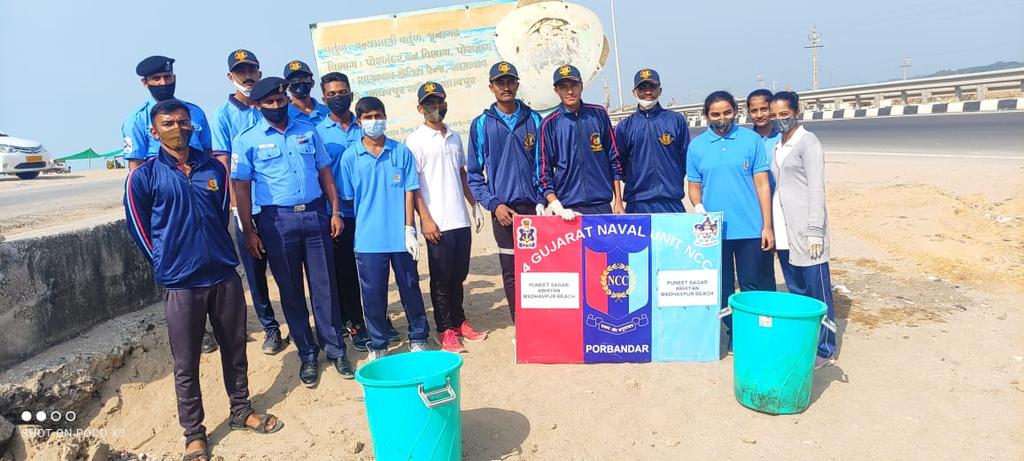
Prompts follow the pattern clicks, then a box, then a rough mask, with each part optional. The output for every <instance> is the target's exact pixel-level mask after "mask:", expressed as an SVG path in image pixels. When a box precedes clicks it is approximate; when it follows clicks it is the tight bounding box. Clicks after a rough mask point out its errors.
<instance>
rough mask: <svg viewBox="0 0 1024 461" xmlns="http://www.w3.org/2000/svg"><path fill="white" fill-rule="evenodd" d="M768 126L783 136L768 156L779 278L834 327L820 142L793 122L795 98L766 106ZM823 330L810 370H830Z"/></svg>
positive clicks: (788, 95)
mask: <svg viewBox="0 0 1024 461" xmlns="http://www.w3.org/2000/svg"><path fill="white" fill-rule="evenodd" d="M769 110H770V113H771V123H772V125H773V126H774V128H775V130H776V131H778V132H779V133H781V134H782V139H781V140H780V141H779V142H778V144H776V145H775V148H774V153H773V155H772V156H771V158H772V163H771V170H772V176H773V177H774V178H775V182H776V188H775V193H774V194H773V195H772V216H773V227H774V231H775V242H776V248H777V249H778V255H779V263H780V265H781V266H782V275H783V277H785V279H786V287H787V288H788V289H789V292H790V293H795V294H799V295H804V296H809V297H811V298H815V299H818V300H820V301H821V302H823V303H825V305H826V306H828V318H829V320H830V321H832V322H828V323H829V324H830V327H831V325H834V323H833V322H834V321H835V308H834V307H833V304H832V282H831V280H830V277H829V268H828V259H829V232H828V216H827V213H826V211H825V155H824V154H825V153H824V150H823V149H822V147H821V142H819V141H818V137H817V136H815V135H814V134H813V133H811V132H809V131H807V130H805V129H804V127H803V126H801V125H800V123H799V122H798V120H797V115H799V113H800V102H799V99H798V97H797V95H796V94H795V93H793V92H790V91H783V92H780V93H777V94H775V95H773V96H772V98H771V102H770V104H769ZM830 327H824V326H823V327H822V330H821V335H820V337H819V342H818V351H817V352H818V353H817V359H816V361H815V368H821V367H823V366H828V365H831V364H832V363H834V362H835V356H836V333H835V331H834V330H833V329H832V328H830Z"/></svg>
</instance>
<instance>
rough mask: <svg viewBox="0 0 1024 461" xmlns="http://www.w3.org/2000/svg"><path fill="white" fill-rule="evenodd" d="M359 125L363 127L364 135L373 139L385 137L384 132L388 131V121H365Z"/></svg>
mask: <svg viewBox="0 0 1024 461" xmlns="http://www.w3.org/2000/svg"><path fill="white" fill-rule="evenodd" d="M359 125H360V126H362V127H363V134H365V135H367V136H369V137H370V138H373V139H377V138H379V137H381V136H384V132H385V131H386V130H387V129H388V121H387V120H363V121H360V122H359Z"/></svg>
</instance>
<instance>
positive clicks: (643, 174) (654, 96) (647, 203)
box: [615, 69, 690, 213]
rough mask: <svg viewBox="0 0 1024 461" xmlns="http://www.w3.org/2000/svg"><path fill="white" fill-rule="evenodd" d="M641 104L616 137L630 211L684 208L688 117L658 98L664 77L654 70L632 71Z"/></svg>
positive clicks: (622, 122) (621, 126) (668, 211)
mask: <svg viewBox="0 0 1024 461" xmlns="http://www.w3.org/2000/svg"><path fill="white" fill-rule="evenodd" d="M633 95H634V96H636V99H637V109H636V112H633V114H631V115H630V116H629V117H627V118H626V119H625V120H623V121H621V122H619V125H618V126H616V127H615V141H616V143H617V144H618V146H619V154H620V155H621V158H622V169H623V172H624V174H625V177H626V181H625V182H626V184H625V188H626V191H625V192H626V193H625V199H626V211H627V212H629V213H683V212H685V211H686V210H685V209H683V202H682V200H683V194H684V192H683V190H684V189H683V187H684V182H685V180H684V177H685V176H686V148H687V146H689V144H690V130H689V128H688V126H687V124H686V117H684V116H683V115H682V114H680V113H678V112H673V111H670V110H665V109H663V108H662V107H661V104H660V103H658V97H659V96H661V79H660V77H659V76H658V72H656V71H655V70H654V69H641V70H640V71H639V72H637V73H636V75H635V76H633Z"/></svg>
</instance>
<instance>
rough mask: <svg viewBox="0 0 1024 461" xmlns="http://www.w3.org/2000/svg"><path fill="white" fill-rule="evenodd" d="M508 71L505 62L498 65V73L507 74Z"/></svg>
mask: <svg viewBox="0 0 1024 461" xmlns="http://www.w3.org/2000/svg"><path fill="white" fill-rule="evenodd" d="M509 69H510V67H509V66H508V63H507V62H503V63H501V64H498V72H508V70H509Z"/></svg>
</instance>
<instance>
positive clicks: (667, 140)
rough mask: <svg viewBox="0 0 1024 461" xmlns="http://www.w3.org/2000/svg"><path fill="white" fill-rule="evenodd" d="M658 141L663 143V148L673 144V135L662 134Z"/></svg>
mask: <svg viewBox="0 0 1024 461" xmlns="http://www.w3.org/2000/svg"><path fill="white" fill-rule="evenodd" d="M658 141H659V142H661V145H663V146H667V145H669V144H672V135H670V134H668V133H662V134H661V136H658Z"/></svg>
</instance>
